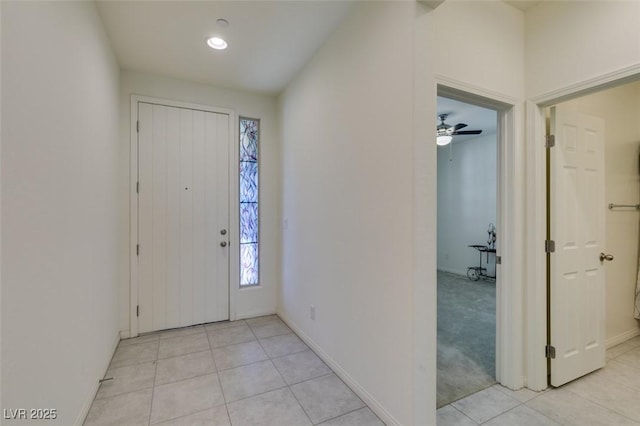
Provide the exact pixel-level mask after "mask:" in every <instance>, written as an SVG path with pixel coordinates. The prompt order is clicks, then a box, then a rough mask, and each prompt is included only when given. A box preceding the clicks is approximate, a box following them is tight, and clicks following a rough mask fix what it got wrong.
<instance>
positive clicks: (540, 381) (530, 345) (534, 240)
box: [524, 64, 640, 391]
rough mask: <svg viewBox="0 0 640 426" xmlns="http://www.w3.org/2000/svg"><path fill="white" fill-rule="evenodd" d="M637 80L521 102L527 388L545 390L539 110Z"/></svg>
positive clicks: (637, 74)
mask: <svg viewBox="0 0 640 426" xmlns="http://www.w3.org/2000/svg"><path fill="white" fill-rule="evenodd" d="M636 80H640V64H636V65H633V66H630V67H626V68H622V69H620V70H617V71H614V72H611V73H607V74H603V75H601V76H598V77H594V78H591V79H589V80H586V81H582V82H579V83H577V84H573V85H570V86H567V87H564V88H561V89H558V90H554V91H551V92H548V93H545V94H542V95H540V96H536V97H534V98H531V99H528V100H527V101H526V108H525V109H526V122H527V127H526V158H527V160H526V170H527V172H526V188H527V191H526V192H527V196H526V205H527V216H526V219H525V221H526V230H527V231H526V243H525V244H526V247H525V252H526V253H527V263H526V271H525V273H526V282H527V291H526V296H527V297H526V299H525V300H526V303H525V306H524V307H525V310H526V312H527V322H526V329H525V334H526V337H527V338H526V350H525V355H526V359H527V363H526V365H527V371H526V373H527V387H528V388H529V389H532V390H535V391H541V390H544V389H546V388H547V359H546V358H545V354H544V350H543V348H544V347H545V345H546V344H547V326H548V324H547V286H546V281H547V275H546V274H547V272H546V268H547V259H546V253H545V250H544V240H545V235H546V226H547V221H546V153H545V147H544V137H545V134H546V120H545V108H546V107H548V106H551V105H554V104H557V103H559V102H563V101H567V100H570V99H575V98H578V97H581V96H584V95H587V94H590V93H595V92H599V91H601V90H604V89H607V88H611V87H616V86H620V85H623V84H626V83H630V82H632V81H636Z"/></svg>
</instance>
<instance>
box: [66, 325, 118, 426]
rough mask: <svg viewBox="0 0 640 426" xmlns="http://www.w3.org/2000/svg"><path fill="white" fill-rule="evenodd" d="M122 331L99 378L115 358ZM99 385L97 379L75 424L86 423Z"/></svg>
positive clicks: (112, 346) (116, 337)
mask: <svg viewBox="0 0 640 426" xmlns="http://www.w3.org/2000/svg"><path fill="white" fill-rule="evenodd" d="M121 333H122V332H119V333H116V335H115V339H114V340H113V343H112V345H111V352H110V355H109V358H108V359H107V363H106V365H105V366H104V368H103V369H102V376H100V377H99V378H98V379H102V378H103V377H104V375H105V374H106V373H107V369H108V368H109V364H110V363H111V358H113V354H114V353H115V351H116V348H117V347H118V343H120V334H121ZM127 333H128V332H127ZM99 387H100V382H99V381H98V380H96V381H95V383H94V384H93V386H92V387H91V390H90V391H89V395H88V396H87V399H86V401H85V402H84V405H83V406H82V410H80V413H79V414H78V417H77V418H76V421H75V422H74V423H73V424H74V425H75V426H82V425H83V424H84V421H85V420H86V419H87V414H89V410H90V409H91V404H93V400H94V399H95V398H96V394H97V393H98V388H99Z"/></svg>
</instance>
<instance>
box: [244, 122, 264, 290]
mask: <svg viewBox="0 0 640 426" xmlns="http://www.w3.org/2000/svg"><path fill="white" fill-rule="evenodd" d="M259 124H260V123H259V121H258V120H252V119H248V118H241V119H240V168H239V172H240V176H239V177H240V194H239V195H240V285H241V286H249V285H257V284H259V276H260V274H259V259H258V244H259V238H260V232H259V227H258V225H259V221H258V218H259V197H258V190H259V188H258V176H259V173H258V139H259V136H260V134H259V132H260V129H259Z"/></svg>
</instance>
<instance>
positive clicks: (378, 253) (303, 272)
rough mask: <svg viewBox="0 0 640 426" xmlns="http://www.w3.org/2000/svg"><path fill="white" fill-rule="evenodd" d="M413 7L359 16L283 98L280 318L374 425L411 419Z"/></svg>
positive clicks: (372, 8) (366, 10)
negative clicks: (356, 394) (342, 382)
mask: <svg viewBox="0 0 640 426" xmlns="http://www.w3.org/2000/svg"><path fill="white" fill-rule="evenodd" d="M414 7H415V5H414V4H412V3H411V2H362V3H360V4H358V5H356V6H355V10H354V13H353V14H352V15H351V16H350V17H348V18H347V19H346V20H345V22H344V23H343V24H342V25H341V26H340V27H339V29H338V30H337V31H336V32H335V33H334V34H333V35H332V36H331V37H330V38H329V40H328V41H327V42H326V44H325V45H324V46H323V47H322V48H321V49H320V50H319V51H318V52H317V53H316V55H315V56H314V57H313V59H312V60H311V61H310V62H309V63H308V64H307V65H306V66H305V68H304V69H303V70H302V72H301V73H300V74H299V75H298V76H297V78H296V79H295V80H294V81H293V82H292V83H291V84H290V85H289V86H288V87H287V89H286V91H285V92H284V93H283V95H282V96H281V98H280V110H281V123H282V138H283V149H282V153H283V157H282V166H283V168H282V188H283V207H282V215H283V222H284V223H283V228H284V229H283V251H282V256H283V258H282V265H283V273H282V288H281V291H280V293H279V304H278V312H279V314H281V316H282V317H283V318H285V319H286V320H287V321H288V322H289V323H290V324H291V325H292V326H293V327H294V328H295V329H296V331H298V332H300V333H301V334H302V335H303V336H305V337H306V338H307V339H308V340H309V341H311V342H313V343H314V344H315V346H316V347H315V349H319V350H320V352H321V353H323V354H324V356H325V357H326V358H328V359H329V360H331V361H332V363H333V365H332V366H333V367H337V370H338V371H339V372H342V374H343V377H347V380H348V381H350V383H349V384H350V385H352V386H354V387H355V388H356V389H358V390H359V391H360V394H361V395H362V394H363V393H364V394H365V396H367V397H368V398H369V400H368V401H366V402H368V403H370V405H371V406H372V408H374V409H376V410H377V414H379V415H380V416H381V417H382V418H383V420H385V421H386V422H389V423H390V424H403V425H410V424H412V412H413V405H412V404H413V398H412V396H413V393H412V388H413V380H412V374H413V370H412V353H413V343H412V337H413V334H412V319H413V318H412V314H411V309H410V307H411V305H412V288H413V232H412V224H413V218H412V211H413V198H412V194H413V172H412V170H413V168H412V164H413V159H412V151H413V121H412V120H413V119H412V117H413V83H412V81H413V61H412V57H413V19H414ZM312 305H313V306H314V307H315V320H313V319H311V318H310V307H311V306H312ZM334 369H336V368H334ZM385 411H386V412H385Z"/></svg>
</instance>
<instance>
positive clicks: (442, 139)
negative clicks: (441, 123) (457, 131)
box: [436, 135, 453, 146]
mask: <svg viewBox="0 0 640 426" xmlns="http://www.w3.org/2000/svg"><path fill="white" fill-rule="evenodd" d="M451 140H453V137H452V136H447V135H444V136H437V137H436V143H437V144H438V145H439V146H445V145H449V143H450V142H451Z"/></svg>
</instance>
